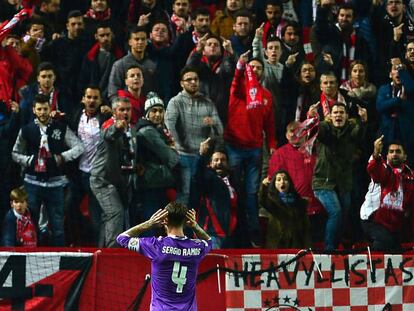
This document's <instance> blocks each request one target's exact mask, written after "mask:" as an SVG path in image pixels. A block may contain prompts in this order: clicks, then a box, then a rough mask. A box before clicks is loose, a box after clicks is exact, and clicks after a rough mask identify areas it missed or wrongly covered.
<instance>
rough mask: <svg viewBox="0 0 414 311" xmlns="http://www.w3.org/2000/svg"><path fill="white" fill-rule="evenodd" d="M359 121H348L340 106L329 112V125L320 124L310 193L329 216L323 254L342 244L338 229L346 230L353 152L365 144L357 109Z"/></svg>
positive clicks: (364, 113)
mask: <svg viewBox="0 0 414 311" xmlns="http://www.w3.org/2000/svg"><path fill="white" fill-rule="evenodd" d="M318 105H319V104H315V105H312V106H311V108H310V110H309V116H310V117H314V118H316V119H318V118H319V117H318V112H317V106H318ZM358 115H359V118H356V119H355V120H349V114H348V109H347V107H346V106H345V105H344V104H343V103H339V102H337V103H335V104H333V106H332V108H331V113H330V119H329V121H322V122H320V124H319V133H318V138H317V141H318V142H319V143H318V145H317V160H316V165H315V169H314V172H313V178H312V189H313V191H314V193H315V196H316V198H317V199H318V200H319V201H320V202H321V203H322V205H323V207H324V208H325V210H326V212H327V214H328V220H327V222H326V228H325V250H327V251H332V250H334V249H336V248H337V246H338V243H339V242H341V239H342V234H341V231H342V230H341V228H347V225H348V222H346V221H348V219H349V215H348V214H349V211H350V208H351V206H350V205H351V190H352V174H353V170H352V164H353V155H354V153H355V148H356V146H357V145H358V142H359V141H363V140H364V130H365V126H364V123H366V121H367V111H366V109H364V108H360V107H358Z"/></svg>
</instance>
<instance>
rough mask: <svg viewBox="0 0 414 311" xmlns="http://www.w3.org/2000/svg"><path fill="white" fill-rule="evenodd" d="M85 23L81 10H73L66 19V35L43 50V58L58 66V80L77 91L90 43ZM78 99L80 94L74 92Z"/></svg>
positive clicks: (75, 97)
mask: <svg viewBox="0 0 414 311" xmlns="http://www.w3.org/2000/svg"><path fill="white" fill-rule="evenodd" d="M84 28H85V23H84V19H83V15H82V13H81V12H80V11H71V12H69V14H68V17H67V20H66V29H67V32H66V34H65V35H64V36H62V37H60V38H58V39H55V40H52V41H50V42H48V43H46V45H45V47H44V48H43V50H42V51H41V58H42V60H45V61H50V62H51V63H52V64H53V65H54V66H55V68H56V76H57V78H58V81H60V82H64V83H65V86H66V87H67V88H68V89H69V90H71V91H73V92H74V91H75V90H76V89H77V81H78V78H79V71H80V68H81V66H80V64H82V60H83V57H84V55H85V54H86V51H87V48H88V45H87V40H85V39H86V38H85V37H84V35H83V30H84ZM73 95H74V98H73V99H74V100H75V101H77V100H78V99H79V97H80V94H75V93H74V94H73Z"/></svg>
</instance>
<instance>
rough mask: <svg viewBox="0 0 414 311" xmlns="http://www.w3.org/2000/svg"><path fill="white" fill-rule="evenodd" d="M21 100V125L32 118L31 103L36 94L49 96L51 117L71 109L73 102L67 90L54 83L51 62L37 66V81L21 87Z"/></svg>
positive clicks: (62, 114)
mask: <svg viewBox="0 0 414 311" xmlns="http://www.w3.org/2000/svg"><path fill="white" fill-rule="evenodd" d="M20 92H21V95H22V100H21V101H20V108H21V109H22V119H21V122H22V125H25V124H27V123H29V122H31V121H33V119H34V113H33V109H32V103H33V100H34V98H35V96H36V95H37V94H43V95H46V96H48V97H49V102H50V103H51V107H50V109H51V111H52V114H53V115H52V116H53V117H57V118H59V117H62V116H64V115H65V114H69V113H70V112H71V111H72V108H73V104H72V98H71V96H70V93H69V91H67V90H66V89H65V88H63V87H60V86H59V87H58V86H57V83H56V70H55V68H54V66H53V65H52V63H49V62H43V63H40V64H39V66H38V67H37V82H35V83H32V84H30V85H28V86H27V87H25V88H23V89H21V91H20Z"/></svg>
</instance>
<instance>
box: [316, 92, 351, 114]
mask: <svg viewBox="0 0 414 311" xmlns="http://www.w3.org/2000/svg"><path fill="white" fill-rule="evenodd" d="M336 102H339V103H342V104H344V105H346V101H345V98H344V97H343V96H342V94H341V93H339V92H338V95H337V96H336V98H328V97H326V95H325V93H323V92H322V93H321V97H320V103H321V105H322V110H323V116H324V117H326V116H328V115H329V114H330V113H331V108H332V106H333V104H335V103H336Z"/></svg>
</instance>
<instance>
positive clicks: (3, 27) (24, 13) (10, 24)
mask: <svg viewBox="0 0 414 311" xmlns="http://www.w3.org/2000/svg"><path fill="white" fill-rule="evenodd" d="M30 16H32V10H31V9H23V10H21V11H20V12H19V13H17V14H16V15H14V16H13V18H12V19H11V20H10V21H8V20H5V21H4V22H3V23H2V24H0V42H1V41H3V39H4V38H6V36H7V34H8V33H9V32H10V31H11V30H12V29H13V28H14V27H15V26H16V25H17V24H18V23H19V22H20V21H22V20H23V19H24V18H27V17H30Z"/></svg>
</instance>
